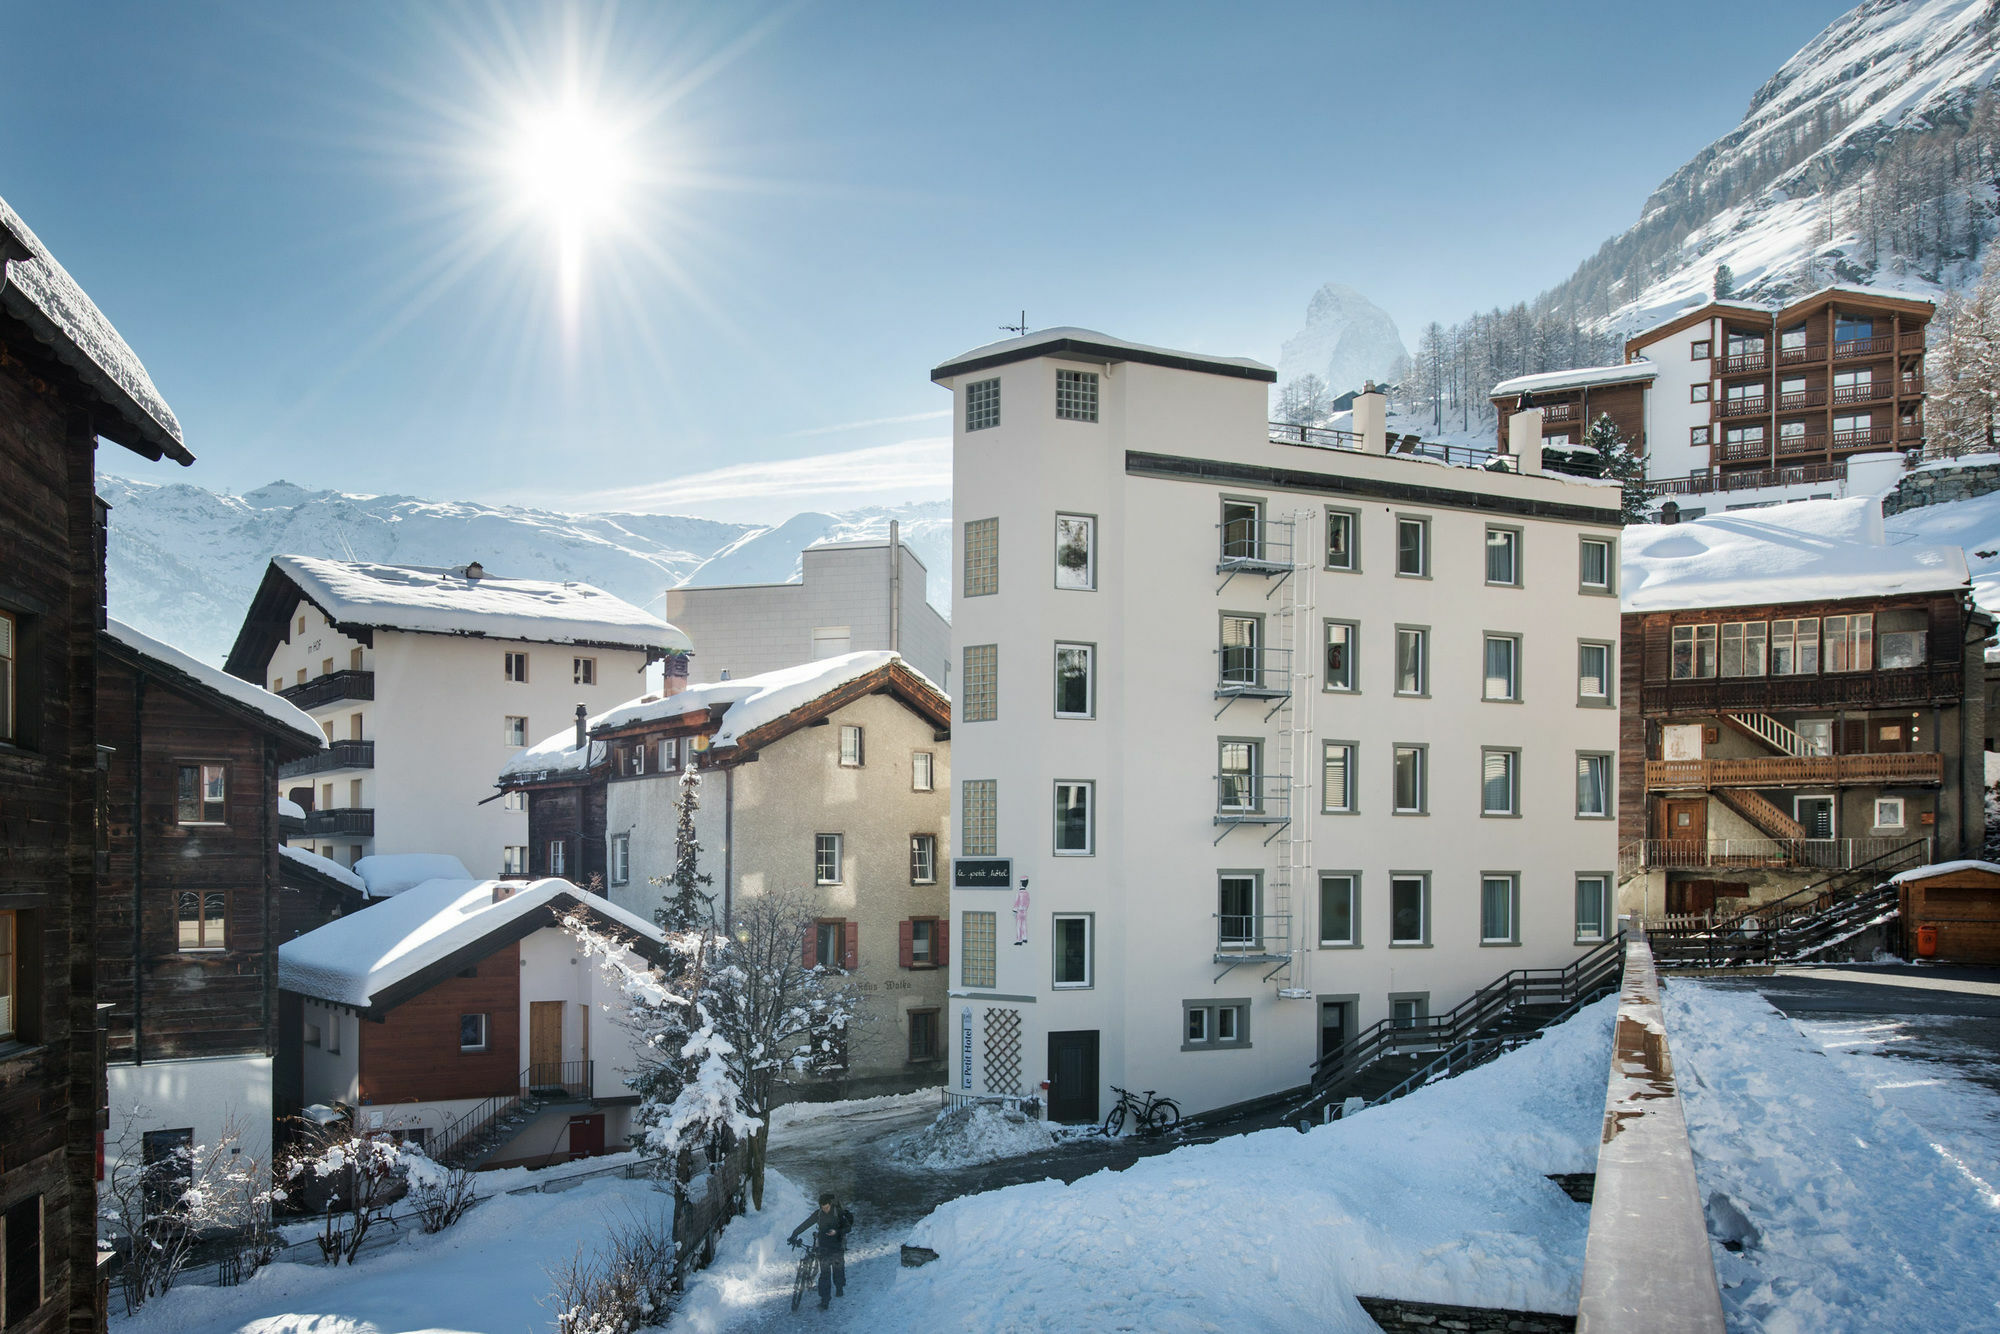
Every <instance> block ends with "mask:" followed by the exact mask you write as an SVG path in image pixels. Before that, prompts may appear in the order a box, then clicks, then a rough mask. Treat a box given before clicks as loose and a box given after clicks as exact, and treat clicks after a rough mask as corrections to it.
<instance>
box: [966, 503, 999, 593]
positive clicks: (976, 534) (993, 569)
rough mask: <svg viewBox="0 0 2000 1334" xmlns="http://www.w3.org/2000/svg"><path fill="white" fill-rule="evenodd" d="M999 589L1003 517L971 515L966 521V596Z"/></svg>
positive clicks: (995, 591)
mask: <svg viewBox="0 0 2000 1334" xmlns="http://www.w3.org/2000/svg"><path fill="white" fill-rule="evenodd" d="M999 591H1000V521H999V520H998V519H968V520H966V523H965V596H967V597H969V598H976V597H983V596H985V595H986V594H989V593H998V592H999Z"/></svg>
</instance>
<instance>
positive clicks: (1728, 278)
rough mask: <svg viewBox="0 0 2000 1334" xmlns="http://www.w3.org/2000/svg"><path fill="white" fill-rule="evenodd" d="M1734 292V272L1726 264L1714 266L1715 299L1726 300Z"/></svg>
mask: <svg viewBox="0 0 2000 1334" xmlns="http://www.w3.org/2000/svg"><path fill="white" fill-rule="evenodd" d="M1735 292H1736V274H1735V272H1734V271H1732V270H1731V269H1730V267H1729V266H1728V265H1727V264H1718V265H1716V266H1715V299H1716V300H1717V301H1727V300H1728V299H1729V298H1730V297H1731V296H1732V295H1734V294H1735Z"/></svg>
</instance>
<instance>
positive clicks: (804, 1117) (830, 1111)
mask: <svg viewBox="0 0 2000 1334" xmlns="http://www.w3.org/2000/svg"><path fill="white" fill-rule="evenodd" d="M941 1092H942V1091H941V1090H939V1089H935V1088H924V1089H917V1090H915V1091H914V1092H911V1093H885V1094H882V1095H881V1096H880V1097H875V1098H842V1099H840V1100H838V1101H834V1102H788V1103H786V1104H785V1105H784V1106H782V1107H773V1108H772V1109H771V1135H772V1138H774V1139H775V1138H777V1137H779V1136H781V1135H783V1134H784V1133H785V1132H786V1131H788V1130H799V1129H803V1128H805V1127H809V1126H814V1125H818V1124H819V1123H821V1122H826V1121H837V1120H839V1119H841V1118H843V1117H847V1116H853V1115H855V1114H857V1113H870V1112H875V1113H884V1112H905V1111H914V1110H916V1109H917V1108H920V1107H935V1106H937V1105H938V1101H939V1097H940V1094H941Z"/></svg>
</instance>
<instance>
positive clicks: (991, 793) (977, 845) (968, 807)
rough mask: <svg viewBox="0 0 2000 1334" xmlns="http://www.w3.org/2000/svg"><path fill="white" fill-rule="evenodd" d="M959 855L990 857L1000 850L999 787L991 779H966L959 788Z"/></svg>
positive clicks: (995, 780) (997, 781)
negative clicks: (960, 826)
mask: <svg viewBox="0 0 2000 1334" xmlns="http://www.w3.org/2000/svg"><path fill="white" fill-rule="evenodd" d="M958 801H959V820H960V824H961V825H962V828H961V829H960V830H959V839H958V846H959V853H960V855H962V856H966V857H992V856H995V855H997V853H996V850H997V849H998V847H999V846H1000V828H999V826H1000V783H999V780H997V779H993V778H968V779H966V780H965V781H964V782H962V783H960V784H959V785H958Z"/></svg>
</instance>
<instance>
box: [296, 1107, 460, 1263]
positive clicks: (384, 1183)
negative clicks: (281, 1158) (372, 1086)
mask: <svg viewBox="0 0 2000 1334" xmlns="http://www.w3.org/2000/svg"><path fill="white" fill-rule="evenodd" d="M443 1170H444V1169H442V1168H439V1167H438V1166H437V1165H436V1164H434V1163H432V1162H431V1160H430V1159H428V1158H426V1157H424V1155H423V1154H422V1153H421V1152H420V1151H418V1150H417V1149H414V1148H411V1147H408V1146H406V1145H404V1144H400V1143H398V1142H397V1141H395V1140H394V1139H391V1138H390V1137H389V1136H387V1135H382V1134H373V1135H371V1134H369V1133H367V1132H365V1131H362V1130H359V1129H357V1128H355V1127H354V1126H353V1125H352V1124H349V1123H347V1122H338V1123H335V1124H333V1125H329V1126H320V1127H316V1128H314V1129H313V1130H311V1131H310V1132H309V1133H308V1135H307V1137H306V1139H305V1141H304V1142H303V1143H302V1144H301V1145H300V1146H299V1148H298V1149H297V1150H296V1151H295V1152H293V1153H292V1154H291V1155H290V1156H289V1157H288V1158H287V1159H286V1161H285V1167H284V1171H283V1173H282V1174H281V1175H282V1177H283V1180H284V1188H285V1190H286V1191H287V1192H288V1193H289V1195H290V1197H291V1198H292V1199H293V1202H294V1203H296V1204H299V1205H303V1206H305V1207H307V1208H313V1209H316V1210H317V1211H320V1212H322V1213H323V1214H324V1221H323V1223H322V1226H321V1228H320V1235H319V1237H318V1239H317V1240H318V1241H319V1250H320V1254H321V1255H322V1256H323V1257H325V1259H326V1261H327V1263H328V1264H339V1263H340V1262H341V1261H343V1260H345V1261H346V1262H347V1263H348V1264H353V1263H354V1257H355V1256H356V1255H357V1254H358V1253H359V1252H360V1250H361V1243H362V1242H364V1241H366V1240H367V1239H368V1233H369V1232H370V1231H371V1230H372V1229H373V1228H374V1226H375V1224H377V1223H379V1222H381V1221H382V1220H383V1219H384V1218H386V1217H387V1216H388V1212H389V1206H390V1205H391V1204H393V1203H394V1202H395V1201H396V1200H398V1199H400V1198H402V1196H403V1194H404V1192H405V1191H406V1190H408V1189H409V1184H410V1178H411V1176H412V1175H415V1176H416V1177H417V1179H418V1180H420V1181H421V1180H425V1179H430V1177H431V1174H432V1173H440V1174H441V1173H442V1172H443Z"/></svg>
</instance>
